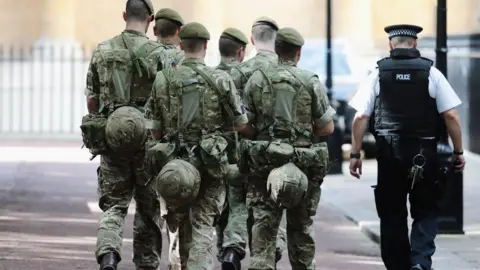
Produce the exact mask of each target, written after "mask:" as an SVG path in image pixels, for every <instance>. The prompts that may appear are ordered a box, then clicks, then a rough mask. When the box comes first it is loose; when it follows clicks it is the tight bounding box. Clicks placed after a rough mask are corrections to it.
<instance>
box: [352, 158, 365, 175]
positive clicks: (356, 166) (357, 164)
mask: <svg viewBox="0 0 480 270" xmlns="http://www.w3.org/2000/svg"><path fill="white" fill-rule="evenodd" d="M350 174H351V175H352V176H353V177H355V178H357V179H360V175H362V159H361V158H351V159H350Z"/></svg>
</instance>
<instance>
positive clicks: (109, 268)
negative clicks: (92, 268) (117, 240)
mask: <svg viewBox="0 0 480 270" xmlns="http://www.w3.org/2000/svg"><path fill="white" fill-rule="evenodd" d="M118 261H119V260H118V256H117V255H116V254H115V253H113V252H110V253H107V254H105V255H103V257H102V260H101V261H100V270H117V264H118Z"/></svg>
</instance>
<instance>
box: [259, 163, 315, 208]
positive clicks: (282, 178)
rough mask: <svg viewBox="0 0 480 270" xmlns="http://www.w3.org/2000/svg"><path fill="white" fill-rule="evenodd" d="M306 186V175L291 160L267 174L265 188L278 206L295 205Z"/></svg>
mask: <svg viewBox="0 0 480 270" xmlns="http://www.w3.org/2000/svg"><path fill="white" fill-rule="evenodd" d="M307 188H308V178H307V176H306V175H305V174H304V173H303V172H302V171H301V170H300V169H299V168H298V167H297V166H295V164H293V163H291V162H290V163H287V164H285V165H283V166H281V167H278V168H275V169H273V170H272V171H271V172H270V174H269V175H268V180H267V190H268V191H269V193H270V198H272V200H274V201H275V202H276V203H277V204H278V205H279V206H280V207H284V208H287V209H288V208H293V207H295V206H297V205H298V204H299V203H300V202H301V201H302V200H303V198H304V197H305V195H306V193H307Z"/></svg>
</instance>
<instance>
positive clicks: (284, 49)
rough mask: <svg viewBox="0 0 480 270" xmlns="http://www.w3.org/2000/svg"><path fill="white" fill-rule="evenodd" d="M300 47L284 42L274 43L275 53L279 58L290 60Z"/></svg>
mask: <svg viewBox="0 0 480 270" xmlns="http://www.w3.org/2000/svg"><path fill="white" fill-rule="evenodd" d="M301 48H302V47H300V46H296V45H293V44H290V43H285V42H275V52H276V53H277V55H278V57H279V58H282V59H286V60H292V59H294V58H295V56H296V55H297V53H298V52H299V51H300V49H301Z"/></svg>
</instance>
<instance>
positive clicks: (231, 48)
mask: <svg viewBox="0 0 480 270" xmlns="http://www.w3.org/2000/svg"><path fill="white" fill-rule="evenodd" d="M246 46H247V45H245V44H242V43H240V42H238V41H235V40H233V39H231V38H225V37H221V38H220V39H219V41H218V48H219V50H220V55H221V56H224V57H235V56H236V55H237V51H238V50H239V49H241V48H245V47H246Z"/></svg>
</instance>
